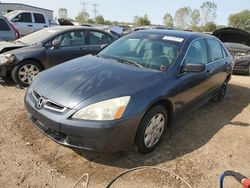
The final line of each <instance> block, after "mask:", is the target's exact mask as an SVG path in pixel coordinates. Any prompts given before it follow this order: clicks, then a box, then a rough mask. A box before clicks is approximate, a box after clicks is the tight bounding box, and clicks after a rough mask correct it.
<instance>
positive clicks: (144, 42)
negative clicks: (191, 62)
mask: <svg viewBox="0 0 250 188" xmlns="http://www.w3.org/2000/svg"><path fill="white" fill-rule="evenodd" d="M183 40H184V39H183V38H178V37H173V36H165V35H162V34H151V33H150V34H149V33H142V32H135V33H133V34H130V35H127V36H125V37H123V38H121V39H119V40H117V41H115V42H114V43H112V44H111V45H109V46H108V47H107V48H105V49H104V50H102V51H101V52H100V53H99V54H98V55H99V56H101V57H104V58H105V57H106V58H114V59H118V60H126V61H131V62H135V63H137V64H140V65H141V66H143V67H146V68H152V69H156V70H161V71H164V70H166V69H167V68H168V67H169V65H171V64H172V63H173V62H174V60H175V58H176V57H177V55H178V52H179V49H180V47H181V45H182V42H183Z"/></svg>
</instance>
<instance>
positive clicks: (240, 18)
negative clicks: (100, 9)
mask: <svg viewBox="0 0 250 188" xmlns="http://www.w3.org/2000/svg"><path fill="white" fill-rule="evenodd" d="M216 18H217V4H216V3H215V2H214V1H204V2H202V4H201V6H200V8H199V9H191V8H190V7H188V6H185V7H181V8H179V9H178V10H177V11H176V12H175V14H174V15H171V14H170V13H168V12H167V13H166V14H165V15H164V16H163V25H165V26H166V27H168V28H176V29H181V30H192V31H199V32H201V31H203V32H213V31H214V30H216V29H219V28H222V27H225V26H220V25H216V23H215V20H216ZM75 21H77V22H79V24H84V23H90V24H92V23H97V24H105V25H117V24H133V25H134V26H145V25H150V24H151V21H150V20H149V18H148V16H147V14H145V15H144V16H135V17H134V21H133V23H125V22H117V21H113V22H112V21H110V20H105V19H104V17H103V16H102V15H98V16H96V17H95V18H90V16H89V14H88V12H86V11H83V10H82V11H80V12H79V13H78V15H77V16H76V17H75ZM228 26H232V27H236V28H239V29H243V30H246V31H250V11H249V10H244V11H241V12H239V13H236V14H232V15H230V16H229V18H228Z"/></svg>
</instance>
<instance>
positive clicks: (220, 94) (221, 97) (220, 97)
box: [214, 81, 228, 102]
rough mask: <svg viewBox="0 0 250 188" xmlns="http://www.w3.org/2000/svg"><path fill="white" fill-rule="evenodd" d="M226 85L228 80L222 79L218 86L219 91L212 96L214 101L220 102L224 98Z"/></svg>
mask: <svg viewBox="0 0 250 188" xmlns="http://www.w3.org/2000/svg"><path fill="white" fill-rule="evenodd" d="M227 86H228V81H224V83H223V84H222V86H221V88H220V91H219V92H218V93H217V95H216V96H215V97H214V101H215V102H220V101H222V100H223V99H224V98H225V95H226V93H227Z"/></svg>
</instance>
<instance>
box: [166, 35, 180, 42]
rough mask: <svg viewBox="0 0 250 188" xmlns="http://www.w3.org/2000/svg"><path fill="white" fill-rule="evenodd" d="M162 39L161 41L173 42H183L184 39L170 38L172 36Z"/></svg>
mask: <svg viewBox="0 0 250 188" xmlns="http://www.w3.org/2000/svg"><path fill="white" fill-rule="evenodd" d="M162 39H163V40H169V41H174V42H182V41H183V40H184V38H179V37H172V36H164V37H163V38H162Z"/></svg>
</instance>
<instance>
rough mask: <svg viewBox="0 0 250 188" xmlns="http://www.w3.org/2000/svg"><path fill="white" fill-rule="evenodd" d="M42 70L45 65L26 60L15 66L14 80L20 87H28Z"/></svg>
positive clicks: (12, 73)
mask: <svg viewBox="0 0 250 188" xmlns="http://www.w3.org/2000/svg"><path fill="white" fill-rule="evenodd" d="M42 70H43V67H42V66H41V64H40V63H39V62H37V61H34V60H25V61H22V62H20V63H18V64H17V65H16V66H15V67H14V68H13V70H12V72H11V75H12V79H13V80H14V82H16V83H17V84H18V85H19V86H20V87H28V86H29V85H30V84H31V83H32V79H33V78H34V77H35V76H36V75H37V74H38V73H39V72H41V71H42Z"/></svg>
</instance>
